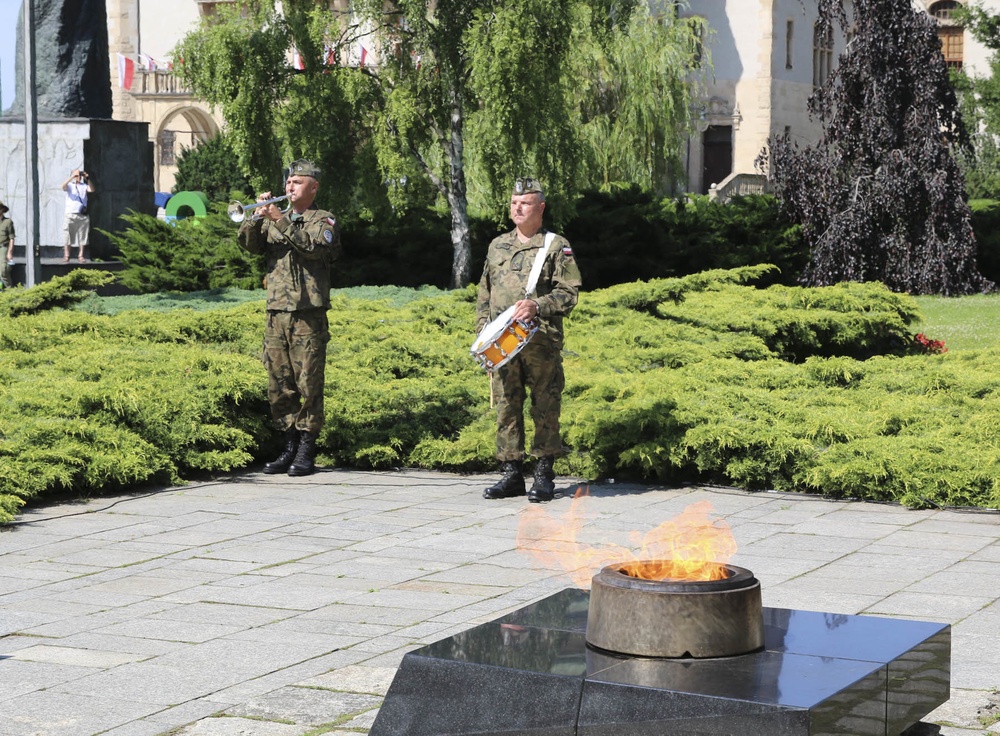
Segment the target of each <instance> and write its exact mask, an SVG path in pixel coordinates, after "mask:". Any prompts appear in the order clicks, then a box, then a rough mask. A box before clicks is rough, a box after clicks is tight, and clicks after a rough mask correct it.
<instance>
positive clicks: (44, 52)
mask: <svg viewBox="0 0 1000 736" xmlns="http://www.w3.org/2000/svg"><path fill="white" fill-rule="evenodd" d="M25 6H26V3H24V4H22V7H21V12H20V13H19V15H18V35H17V64H16V67H17V71H16V74H17V83H16V87H15V88H16V95H15V100H14V104H13V106H12V107H11V108H10V109H9V110H7V111H5V112H4V113H3V117H0V199H2V200H3V201H4V202H6V203H7V205H8V206H9V207H10V209H11V212H10V215H11V217H12V218H13V220H14V222H15V224H16V225H19V226H20V225H22V223H24V222H25V221H26V218H27V201H26V196H27V192H26V185H25V167H26V160H27V156H26V151H25V140H26V135H25V129H24V103H25V90H24V66H23V64H24V49H23V45H24V44H23V38H24V34H23V13H24V9H25ZM35 31H36V32H35V69H36V72H35V74H36V79H37V84H36V87H37V102H38V116H37V121H38V149H39V150H38V183H39V216H40V227H39V245H40V246H41V252H42V263H43V274H42V276H43V278H48V277H50V276H52V275H55V274H57V273H61V272H62V271H63V270H64V268H65V267H62V264H61V263H59V261H60V260H61V256H62V244H63V214H64V206H65V194H64V193H63V191H62V188H61V187H62V183H63V182H64V181H65V180H66V179H67V177H68V176H69V175H70V172H72V171H73V169H81V168H82V169H86V170H87V171H88V172H89V173H90V174H91V178H92V180H93V182H94V187H95V192H94V194H93V195H91V199H90V203H89V214H90V224H91V230H90V247H89V248H88V251H89V252H88V255H89V257H90V258H92V259H97V260H101V261H111V260H114V259H115V257H116V255H117V254H116V252H115V249H114V245H113V243H111V241H110V240H109V239H108V237H107V236H106V235H104V234H103V233H102V232H101V230H104V231H111V232H114V231H117V230H122V229H123V228H124V226H125V224H124V222H123V221H122V220H120V219H119V216H120V215H122V214H126V213H127V212H128V211H129V210H134V211H136V212H143V213H146V214H151V215H155V214H156V207H155V204H154V192H153V143H152V142H151V141H150V140H149V125H148V123H139V122H126V121H120V120H112V119H111V117H112V102H111V82H110V79H111V74H110V57H109V52H108V21H107V10H106V5H105V0H35ZM18 229H19V232H24V230H23V228H22V227H19V228H18ZM23 246H24V243H23V241H22V240H20V239H19V241H18V246H17V251H16V253H15V256H16V261H17V262H18V265H20V264H22V263H23V262H24V250H23ZM73 265H74V266H75V265H76V264H75V263H74V264H73ZM14 275H15V279H18V277H19V275H20V276H21V277H22V278H21V280H23V268H18V267H17V266H16V267H15V273H14Z"/></svg>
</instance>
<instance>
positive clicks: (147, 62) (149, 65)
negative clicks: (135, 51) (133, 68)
mask: <svg viewBox="0 0 1000 736" xmlns="http://www.w3.org/2000/svg"><path fill="white" fill-rule="evenodd" d="M139 60H140V61H141V62H142V65H143V67H145V68H146V70H147V71H151V72H155V71H156V59H154V58H153V57H152V56H150V55H149V54H139Z"/></svg>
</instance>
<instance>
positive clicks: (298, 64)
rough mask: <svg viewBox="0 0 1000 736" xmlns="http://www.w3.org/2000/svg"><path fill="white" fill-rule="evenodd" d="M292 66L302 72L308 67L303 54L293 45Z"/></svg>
mask: <svg viewBox="0 0 1000 736" xmlns="http://www.w3.org/2000/svg"><path fill="white" fill-rule="evenodd" d="M292 66H293V67H295V68H296V69H298V70H299V71H300V72H301V71H303V70H304V69H305V68H306V62H305V61H304V60H303V59H302V54H300V53H299V50H298V49H297V48H295V47H294V46H292Z"/></svg>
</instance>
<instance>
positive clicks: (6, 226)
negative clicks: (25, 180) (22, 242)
mask: <svg viewBox="0 0 1000 736" xmlns="http://www.w3.org/2000/svg"><path fill="white" fill-rule="evenodd" d="M0 208H2V209H3V211H4V212H3V213H4V214H5V215H6V214H7V207H6V206H5V205H4V203H3V202H0ZM15 236H16V233H15V232H14V221H13V220H11V219H10V218H9V217H3V218H2V219H0V257H2V258H3V261H2V262H0V283H2V284H3V287H4V288H8V289H9V288H10V287H12V286H13V285H14V278H13V276H12V275H11V269H10V264H9V263H8V262H7V251H8V250H10V247H9V246H10V241H11V238H14V237H15Z"/></svg>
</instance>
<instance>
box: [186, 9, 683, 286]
mask: <svg viewBox="0 0 1000 736" xmlns="http://www.w3.org/2000/svg"><path fill="white" fill-rule="evenodd" d="M240 5H241V8H240V9H238V10H237V9H232V10H230V12H222V13H221V14H220V15H219V16H218V17H217V18H215V19H207V20H206V21H204V22H203V25H202V26H201V27H200V28H199V29H198V30H197V31H195V32H194V33H192V34H190V35H189V36H187V37H186V38H185V39H184V40H183V41H182V43H181V44H180V46H179V47H178V49H177V52H176V57H177V58H183V60H184V63H183V64H182V65H180V69H181V74H182V75H183V77H184V78H185V79H186V80H187V81H188V82H189V83H190V84H191V86H192V89H193V90H194V92H195V93H196V94H197V95H199V96H200V97H202V98H204V99H205V100H207V101H208V102H210V103H211V104H213V105H216V106H218V107H219V108H220V109H221V110H222V113H223V116H224V117H225V119H226V122H227V125H228V129H229V135H230V139H231V141H232V144H233V147H234V149H235V150H236V151H237V153H238V155H239V158H240V163H241V166H242V167H243V168H244V169H245V170H246V171H247V172H248V173H249V174H250V175H251V177H252V180H253V181H254V182H255V184H257V183H259V184H260V185H261V186H263V184H264V182H265V181H273V180H274V177H275V175H276V172H277V171H279V170H280V162H281V160H287V157H288V156H308V157H310V158H314V159H316V160H319V161H322V162H323V163H324V165H325V167H326V168H327V170H328V171H336V172H337V177H336V179H335V180H334V186H336V187H341V188H343V189H345V191H343V192H341V193H340V196H339V199H338V202H339V203H340V206H338V207H337V208H336V209H337V211H342V210H343V207H342V203H343V202H346V201H352V202H354V203H355V205H356V206H357V207H359V208H364V207H367V208H369V209H372V208H373V205H372V201H373V200H375V199H377V198H379V197H381V198H384V199H386V200H387V201H388V202H389V203H391V205H392V207H393V208H394V210H395V211H396V212H399V211H402V210H405V209H406V208H408V207H412V206H414V204H420V203H423V204H426V203H427V198H426V197H427V187H423V188H422V187H421V185H420V183H426V184H427V185H428V186H429V188H430V192H431V194H432V196H433V195H436V196H437V197H439V198H440V201H442V202H444V203H445V204H446V206H447V209H448V211H449V213H450V218H451V246H452V251H453V258H452V273H451V278H450V283H451V285H452V286H453V287H456V288H457V287H462V286H464V285H466V284H467V283H469V281H470V278H471V276H472V274H471V262H470V261H471V244H470V235H469V210H470V190H471V191H472V192H473V193H474V195H473V196H474V198H475V202H474V205H475V206H476V207H477V208H478V209H480V210H484V211H488V212H495V213H496V214H497V217H498V219H501V218H502V216H503V215H502V213H503V211H504V205H505V202H506V200H507V198H508V196H509V192H510V185H511V182H512V181H513V179H514V178H516V177H518V176H525V175H528V176H533V177H536V178H539V179H541V180H542V181H544V182H545V184H546V190H547V194H548V197H549V199H550V201H552V202H553V203H554V205H555V206H553V207H550V210H555V211H556V212H557V213H559V214H560V215H561V216H562V218H564V219H565V218H568V216H569V214H570V213H571V208H572V202H573V199H574V196H575V195H576V194H577V193H578V192H579V191H580V190H581V189H583V188H586V187H588V186H593V185H595V184H596V185H600V184H605V183H607V182H610V181H613V180H620V181H626V182H638V183H640V184H643V185H644V186H647V187H652V188H658V187H660V186H661V185H662V184H663V182H664V181H665V180H666V179H667V178H669V175H670V172H671V168H672V166H673V164H674V162H675V161H676V158H677V151H678V150H679V147H680V141H681V140H682V139H683V137H684V128H685V125H686V124H687V121H688V110H689V109H690V107H691V106H690V104H688V99H687V96H688V85H687V83H686V82H685V77H686V75H687V73H688V72H689V70H690V69H691V66H692V64H693V60H694V59H695V57H696V53H695V52H696V47H697V36H698V33H697V31H696V29H695V28H694V27H693V26H692V25H691V23H690V22H688V21H680V20H678V19H677V17H676V12H675V3H667V4H666V5H667V7H668V10H667V11H666V12H664V13H662V14H660V15H659V16H657V17H656V18H653V17H650V15H649V13H648V10H647V9H646V4H645V3H639V2H636V1H635V0H519V2H517V3H508V2H503V1H502V0H395V2H393V3H390V4H386V3H385V2H383V0H355V2H354V3H353V4H352V13H351V15H350V16H349V17H343V16H341V17H337V16H335V15H333V14H331V13H330V12H329V11H328V10H327V9H326V8H325V7H323V6H324V5H325V3H317V2H316V0H284V2H283V3H282V12H278V11H277V10H276V8H275V3H274V2H273V0H256V1H253V2H247V3H245V4H242V3H241V4H240ZM362 46H364V47H365V50H366V52H367V54H370V56H371V58H372V59H375V60H376V63H369V62H365V63H361V61H360V59H359V56H358V51H359V49H360V48H361V47H362ZM289 49H295V52H296V55H297V57H299V58H301V59H302V64H301V65H300V66H301V67H302V68H301V69H296V68H294V67H293V66H291V65H290V64H289V63H288V50H289ZM470 179H471V180H472V185H471V186H470ZM329 187H330V185H329V184H328V183H326V182H324V187H323V189H322V190H321V192H323V193H326V194H327V196H329V194H328V192H329ZM347 188H350V191H349V192H348V191H346V190H347Z"/></svg>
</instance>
